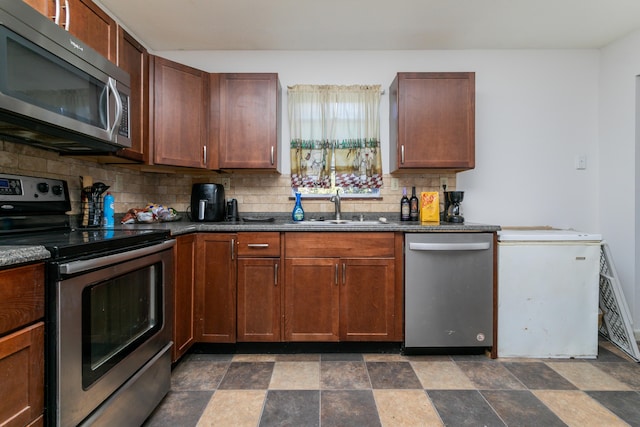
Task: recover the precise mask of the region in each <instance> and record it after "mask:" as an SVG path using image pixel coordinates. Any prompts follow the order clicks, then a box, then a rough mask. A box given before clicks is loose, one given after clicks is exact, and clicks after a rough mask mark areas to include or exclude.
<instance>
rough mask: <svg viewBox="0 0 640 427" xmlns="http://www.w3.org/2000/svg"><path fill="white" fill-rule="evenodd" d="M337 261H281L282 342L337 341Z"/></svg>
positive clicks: (312, 259) (335, 259) (328, 259)
mask: <svg viewBox="0 0 640 427" xmlns="http://www.w3.org/2000/svg"><path fill="white" fill-rule="evenodd" d="M338 262H339V260H338V259H337V258H287V259H286V260H285V264H286V267H285V297H284V299H285V312H284V334H285V340H286V341H338V339H339V327H338V325H339V323H338V322H339V317H338V316H339V306H340V305H339V291H340V287H339V283H338V277H339V272H338Z"/></svg>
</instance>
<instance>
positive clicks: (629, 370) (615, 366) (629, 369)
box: [594, 362, 640, 391]
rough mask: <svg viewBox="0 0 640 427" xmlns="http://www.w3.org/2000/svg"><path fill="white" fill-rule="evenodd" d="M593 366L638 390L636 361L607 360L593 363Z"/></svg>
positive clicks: (638, 366) (639, 380)
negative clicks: (607, 361)
mask: <svg viewBox="0 0 640 427" xmlns="http://www.w3.org/2000/svg"><path fill="white" fill-rule="evenodd" d="M594 366H595V367H597V368H598V369H600V370H601V371H603V372H605V373H606V374H609V375H611V376H612V377H613V378H615V379H617V380H618V381H620V382H621V383H624V384H626V385H628V386H629V387H631V388H632V389H634V390H636V391H638V390H640V365H639V364H638V363H629V362H609V363H598V364H594Z"/></svg>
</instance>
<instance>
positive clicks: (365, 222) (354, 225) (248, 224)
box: [0, 213, 500, 267]
mask: <svg viewBox="0 0 640 427" xmlns="http://www.w3.org/2000/svg"><path fill="white" fill-rule="evenodd" d="M240 218H241V219H240V220H239V221H224V222H192V221H188V220H182V221H176V222H160V223H151V224H124V225H117V226H116V228H122V229H132V228H133V229H156V230H169V231H170V232H171V235H172V236H179V235H181V234H189V233H195V232H198V233H225V232H229V233H235V232H241V231H254V232H255V231H277V232H289V231H291V232H298V231H312V232H323V231H331V232H335V231H342V232H345V231H346V232H359V231H360V232H361V231H367V232H372V231H381V232H384V231H388V232H403V233H455V232H476V233H478V232H481V233H492V232H496V231H498V230H500V226H498V225H490V224H476V223H469V222H466V223H463V224H453V223H445V222H442V223H421V222H401V221H399V220H397V219H396V218H391V215H389V214H388V213H386V214H385V213H367V214H363V215H362V218H361V216H360V215H359V214H357V215H356V214H351V213H343V215H342V218H343V219H344V220H346V221H347V222H345V223H341V224H336V223H332V222H331V220H332V218H333V214H326V213H311V214H306V218H307V220H305V221H303V222H297V223H296V222H293V221H292V220H291V215H290V214H289V213H286V214H284V213H278V214H268V213H260V214H245V215H241V217H240ZM380 218H383V221H384V219H386V222H384V223H383V222H380V221H379V219H380ZM361 219H362V222H361V221H360V220H361ZM50 256H51V255H50V254H49V252H48V251H47V250H46V249H45V248H44V247H42V246H1V245H0V267H5V266H10V265H16V264H23V263H27V262H34V261H39V260H46V259H47V258H49V257H50Z"/></svg>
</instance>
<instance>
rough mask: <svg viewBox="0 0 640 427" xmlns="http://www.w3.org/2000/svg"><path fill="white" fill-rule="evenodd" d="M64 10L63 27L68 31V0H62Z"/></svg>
mask: <svg viewBox="0 0 640 427" xmlns="http://www.w3.org/2000/svg"><path fill="white" fill-rule="evenodd" d="M64 12H65V13H66V18H65V23H64V29H65V30H67V31H69V28H71V27H70V25H71V11H70V10H69V0H64Z"/></svg>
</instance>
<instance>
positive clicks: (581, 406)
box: [532, 390, 628, 427]
mask: <svg viewBox="0 0 640 427" xmlns="http://www.w3.org/2000/svg"><path fill="white" fill-rule="evenodd" d="M532 393H533V394H534V395H535V396H536V397H537V398H538V399H540V400H541V401H542V403H544V404H545V405H547V407H548V408H549V409H551V410H552V411H553V412H554V413H555V414H556V415H557V416H558V417H559V418H560V419H561V420H562V421H564V422H565V423H566V424H567V425H569V426H576V427H603V426H607V427H617V426H628V424H627V423H626V422H624V421H622V420H621V419H620V418H618V417H617V416H616V415H614V414H613V413H612V412H611V411H609V410H608V409H607V408H605V407H604V406H602V405H601V404H599V403H598V402H596V401H595V400H594V399H592V398H591V397H589V396H588V395H587V394H586V393H584V392H582V391H565V390H534V391H532Z"/></svg>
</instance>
